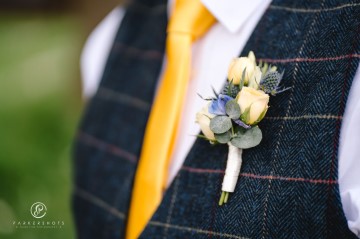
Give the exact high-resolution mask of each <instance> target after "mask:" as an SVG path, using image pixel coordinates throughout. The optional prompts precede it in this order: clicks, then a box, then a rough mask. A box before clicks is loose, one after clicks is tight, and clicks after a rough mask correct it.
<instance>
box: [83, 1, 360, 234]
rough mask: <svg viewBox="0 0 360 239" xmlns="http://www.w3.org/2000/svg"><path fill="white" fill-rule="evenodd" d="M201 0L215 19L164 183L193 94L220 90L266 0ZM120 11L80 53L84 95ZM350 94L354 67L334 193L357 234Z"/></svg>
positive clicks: (197, 53)
mask: <svg viewBox="0 0 360 239" xmlns="http://www.w3.org/2000/svg"><path fill="white" fill-rule="evenodd" d="M202 2H203V4H204V5H205V6H206V7H207V8H208V10H209V11H210V12H211V13H212V14H213V15H214V16H215V17H216V18H217V20H218V23H216V24H215V25H214V26H213V27H212V28H211V29H210V31H209V32H208V33H206V35H205V36H204V37H203V38H201V39H200V40H199V41H197V42H196V43H195V44H194V45H193V49H192V72H191V79H190V84H189V88H188V92H187V96H186V97H185V99H186V102H185V106H184V109H183V114H182V119H181V121H180V126H179V127H180V130H179V135H178V137H177V141H176V146H175V150H174V153H173V156H172V159H171V164H170V167H169V180H168V185H169V184H170V183H171V182H172V180H173V179H174V177H175V175H176V174H177V172H178V171H179V169H180V168H181V166H182V164H183V162H184V160H185V157H186V155H187V154H188V152H189V151H190V148H191V146H192V145H193V143H194V141H195V139H196V138H195V137H194V135H196V134H198V132H199V131H200V128H199V126H198V125H197V124H195V114H196V112H198V111H199V110H200V109H201V108H202V107H203V105H204V102H203V100H202V99H200V98H199V97H198V95H197V93H199V94H200V95H203V96H210V95H212V89H211V87H210V86H213V87H214V88H215V89H216V90H217V91H220V90H221V88H222V86H223V84H224V80H225V79H226V75H227V70H228V65H229V63H230V60H231V59H232V58H234V57H237V56H239V54H240V52H241V50H242V49H243V47H244V46H245V44H246V42H247V40H248V38H249V37H250V35H251V33H252V32H253V30H254V28H255V26H256V25H257V23H258V21H259V20H260V18H261V17H262V15H263V14H264V12H265V10H266V8H267V7H268V5H269V4H270V2H271V0H252V1H239V0H222V1H218V0H202ZM172 4H173V0H170V4H169V7H168V11H169V13H170V14H169V15H171V9H172ZM124 13H125V10H124V9H123V8H121V7H118V8H116V9H114V10H113V11H112V12H111V13H110V14H109V15H108V16H107V17H106V18H105V19H104V20H103V21H102V22H101V23H100V24H99V25H98V26H97V28H96V29H95V30H94V31H93V33H92V34H91V35H90V37H89V38H88V40H87V42H86V45H85V47H84V50H83V53H82V57H81V72H82V78H83V90H84V96H85V97H86V98H88V97H91V96H92V95H93V94H94V93H95V91H96V90H97V88H98V85H99V82H100V79H101V77H102V73H103V70H104V67H105V64H106V60H107V57H108V54H109V52H110V49H111V47H112V43H113V41H114V38H115V35H116V32H117V29H118V27H119V25H120V23H121V21H122V19H123V16H124ZM305 14H306V13H305ZM219 42H226V44H219ZM255 53H256V52H255ZM164 62H166V59H164ZM164 64H165V63H164ZM162 72H163V71H162ZM161 75H162V74H161ZM160 80H161V76H160V77H159V81H160ZM356 93H358V94H359V93H360V68H358V70H357V73H356V75H355V79H354V81H353V84H352V87H351V90H350V94H349V98H348V101H347V104H346V108H345V113H344V117H343V122H342V126H341V132H340V145H339V174H338V175H339V178H338V180H339V187H340V196H341V200H342V204H343V209H344V212H345V215H346V218H347V221H348V225H349V228H350V230H351V231H353V232H354V233H355V234H356V235H357V236H359V235H360V180H358V175H360V162H357V158H358V157H359V156H360V147H359V142H360V124H359V121H360V97H356Z"/></svg>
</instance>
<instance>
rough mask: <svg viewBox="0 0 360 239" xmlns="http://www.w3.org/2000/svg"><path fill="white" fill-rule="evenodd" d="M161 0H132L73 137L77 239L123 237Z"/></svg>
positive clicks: (162, 27)
mask: <svg viewBox="0 0 360 239" xmlns="http://www.w3.org/2000/svg"><path fill="white" fill-rule="evenodd" d="M166 10H167V8H166V0H151V1H145V0H143V1H140V0H139V1H134V2H133V3H131V4H130V5H129V6H128V7H127V9H126V11H127V12H126V15H125V17H124V19H123V21H122V23H121V26H120V28H119V31H118V33H117V36H116V39H115V42H114V45H113V47H112V50H111V53H110V56H109V59H108V62H107V64H106V68H105V71H104V75H103V78H102V81H101V83H100V86H99V89H98V91H97V93H96V95H95V96H94V97H93V99H92V100H91V101H90V102H89V104H88V106H87V109H86V112H85V114H84V117H83V120H82V122H81V125H80V129H79V132H78V135H77V139H76V145H75V150H74V158H75V186H74V197H73V205H74V214H75V223H76V226H77V232H78V235H79V237H80V238H116V239H120V238H123V236H124V230H125V225H126V218H127V212H128V207H129V203H130V196H131V189H132V185H133V178H134V174H135V170H136V165H137V159H138V156H139V154H140V149H141V144H142V138H143V134H144V130H145V126H146V122H147V118H148V115H149V112H150V108H151V103H152V99H153V96H154V91H155V88H156V84H157V80H158V77H159V73H160V69H161V65H162V60H163V54H164V46H165V37H166V36H165V34H166V24H167V11H166Z"/></svg>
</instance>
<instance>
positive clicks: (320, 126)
mask: <svg viewBox="0 0 360 239" xmlns="http://www.w3.org/2000/svg"><path fill="white" fill-rule="evenodd" d="M166 24H167V15H166V0H137V1H135V2H133V3H131V4H130V5H129V6H128V7H127V13H126V15H125V17H124V19H123V22H122V24H121V26H120V28H119V30H118V33H117V36H116V40H115V42H114V45H113V48H112V51H111V54H110V56H109V59H108V62H107V65H106V69H105V71H104V75H103V78H102V81H101V84H100V87H99V89H98V91H97V93H96V95H95V96H94V97H93V98H92V99H91V101H90V102H89V103H88V105H87V108H86V111H85V114H84V117H83V120H82V122H81V125H80V129H79V132H78V134H77V138H76V145H75V150H74V158H75V176H74V177H75V186H74V196H73V208H74V214H75V222H76V226H77V232H78V237H79V238H97V239H98V238H110V239H112V238H114V239H122V238H124V234H125V225H126V218H127V214H128V208H129V203H130V198H131V191H132V185H133V179H134V174H135V170H136V166H137V159H138V157H139V154H140V150H141V145H142V139H143V135H144V130H145V127H146V121H147V118H148V115H149V112H150V108H151V103H152V100H153V97H154V91H155V87H156V83H157V79H158V77H159V74H160V69H161V65H162V59H163V55H164V46H165V38H166V34H165V32H166ZM219 44H226V43H224V42H219ZM250 50H253V51H254V52H255V53H256V56H257V57H258V58H260V59H263V60H265V61H267V62H269V63H271V64H276V65H277V66H278V67H279V68H280V70H285V76H284V80H283V84H284V86H286V87H291V89H290V90H288V91H287V92H285V93H282V94H279V95H278V96H276V97H272V98H271V101H270V108H269V111H268V113H267V115H266V117H265V119H264V120H263V121H262V122H261V123H260V127H261V129H262V130H263V141H262V142H261V144H260V145H259V146H257V147H256V148H253V149H248V150H245V151H244V154H243V166H242V169H241V177H240V179H239V182H238V184H237V186H236V191H235V193H233V194H231V196H230V199H229V203H228V204H226V205H225V206H222V207H219V206H218V205H217V203H218V199H219V195H220V189H221V182H222V178H223V173H224V169H225V164H226V158H227V147H226V146H212V145H210V144H209V143H208V142H206V141H203V140H201V139H199V140H197V141H196V142H195V144H194V145H193V147H192V149H191V151H190V153H189V154H188V156H187V158H186V160H185V163H184V165H183V167H182V169H181V170H180V172H179V173H178V175H177V177H176V178H175V180H174V182H173V183H172V185H171V186H170V188H169V189H168V190H167V191H166V194H165V195H164V199H163V201H162V203H161V205H160V206H159V208H158V209H157V211H156V213H155V214H154V216H153V217H152V219H151V221H150V222H149V224H148V225H147V227H146V228H145V230H144V232H143V233H142V235H141V237H140V238H144V239H148V238H179V239H183V238H237V239H239V238H301V239H302V238H316V239H318V238H355V235H354V234H352V233H351V232H350V230H349V229H348V227H347V223H346V218H345V216H344V213H343V210H342V205H341V200H340V195H339V185H338V181H337V178H338V177H337V171H338V156H337V155H338V144H339V133H340V126H341V122H342V115H343V112H344V107H345V105H346V100H347V96H348V93H349V89H350V86H351V83H352V79H353V77H354V74H355V71H356V69H357V66H358V62H359V58H360V2H359V1H345V0H321V1H320V0H319V1H315V0H306V1H286V0H275V1H273V3H272V5H271V6H270V7H269V8H268V9H267V11H266V12H265V14H264V16H263V17H262V19H261V20H260V22H259V24H258V26H257V27H256V29H255V30H254V32H253V34H252V36H251V37H250V39H249V41H248V43H247V44H246V46H245V48H244V50H243V53H242V54H243V55H246V54H247V53H248V52H249V51H250ZM224 83H225V79H224ZM188 120H191V121H193V120H194V119H188Z"/></svg>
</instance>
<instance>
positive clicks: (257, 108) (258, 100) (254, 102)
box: [236, 87, 269, 125]
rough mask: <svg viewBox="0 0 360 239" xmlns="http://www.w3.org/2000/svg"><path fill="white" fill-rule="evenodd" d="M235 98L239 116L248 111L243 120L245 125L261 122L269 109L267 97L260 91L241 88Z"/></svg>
mask: <svg viewBox="0 0 360 239" xmlns="http://www.w3.org/2000/svg"><path fill="white" fill-rule="evenodd" d="M236 98H237V102H238V104H239V105H240V110H241V114H243V113H244V112H245V111H246V110H247V109H250V111H249V114H248V116H247V117H246V119H245V123H246V124H249V125H252V124H254V123H255V122H257V121H258V120H261V118H262V117H263V116H264V114H265V113H266V111H267V109H268V107H269V106H268V103H269V95H268V94H266V93H265V92H264V91H262V90H256V89H254V88H251V87H243V88H242V89H241V91H240V92H239V93H238V95H237V97H236ZM249 107H250V108H249Z"/></svg>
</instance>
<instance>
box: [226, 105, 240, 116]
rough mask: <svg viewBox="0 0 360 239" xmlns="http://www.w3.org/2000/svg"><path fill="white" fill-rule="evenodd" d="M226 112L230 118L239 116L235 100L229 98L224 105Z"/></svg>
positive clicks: (238, 107) (238, 108)
mask: <svg viewBox="0 0 360 239" xmlns="http://www.w3.org/2000/svg"><path fill="white" fill-rule="evenodd" d="M225 110H226V114H227V115H228V116H229V117H230V118H231V119H234V120H235V119H239V118H240V106H239V104H238V103H237V102H236V101H235V100H229V101H228V102H227V103H226V105H225Z"/></svg>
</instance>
